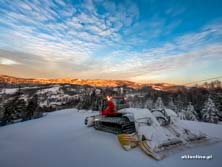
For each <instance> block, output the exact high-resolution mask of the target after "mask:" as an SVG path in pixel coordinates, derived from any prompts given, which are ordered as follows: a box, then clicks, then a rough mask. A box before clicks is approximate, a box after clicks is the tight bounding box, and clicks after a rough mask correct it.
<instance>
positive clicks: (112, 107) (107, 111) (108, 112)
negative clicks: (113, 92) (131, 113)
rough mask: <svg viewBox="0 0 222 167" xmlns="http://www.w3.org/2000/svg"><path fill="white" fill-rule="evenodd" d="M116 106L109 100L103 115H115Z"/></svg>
mask: <svg viewBox="0 0 222 167" xmlns="http://www.w3.org/2000/svg"><path fill="white" fill-rule="evenodd" d="M115 114H116V112H115V105H114V104H113V102H112V100H108V104H107V107H106V109H105V110H103V111H102V115H115Z"/></svg>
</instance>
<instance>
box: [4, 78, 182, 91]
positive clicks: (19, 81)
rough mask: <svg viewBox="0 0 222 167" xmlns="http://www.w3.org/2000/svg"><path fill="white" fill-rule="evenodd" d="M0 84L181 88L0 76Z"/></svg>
mask: <svg viewBox="0 0 222 167" xmlns="http://www.w3.org/2000/svg"><path fill="white" fill-rule="evenodd" d="M0 83H7V84H73V85H90V86H95V87H120V86H126V87H130V88H134V89H139V88H142V87H145V86H149V87H152V88H153V89H156V90H162V91H167V90H171V89H173V88H176V87H177V88H182V87H184V86H178V85H174V84H168V83H147V84H142V83H136V82H132V81H127V80H100V79H94V80H86V79H72V78H58V79H41V78H19V77H13V76H8V75H0Z"/></svg>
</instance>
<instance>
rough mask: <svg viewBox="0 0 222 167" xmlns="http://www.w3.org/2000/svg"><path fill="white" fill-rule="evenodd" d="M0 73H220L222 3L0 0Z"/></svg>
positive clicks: (121, 76) (172, 79)
mask: <svg viewBox="0 0 222 167" xmlns="http://www.w3.org/2000/svg"><path fill="white" fill-rule="evenodd" d="M0 74H6V75H12V76H17V77H31V78H64V77H69V78H79V79H118V80H131V81H136V82H143V83H145V82H168V83H179V84H182V83H188V82H192V81H196V80H201V79H205V78H210V77H217V76H220V75H222V1H221V0H183V1H180V0H165V1H164V0H159V1H158V0H156V1H155V0H137V1H136V0H121V1H119V0H113V1H109V0H64V1H62V0H1V1H0Z"/></svg>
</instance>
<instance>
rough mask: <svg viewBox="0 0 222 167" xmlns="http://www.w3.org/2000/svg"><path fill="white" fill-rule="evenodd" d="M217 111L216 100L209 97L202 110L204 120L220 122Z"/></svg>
mask: <svg viewBox="0 0 222 167" xmlns="http://www.w3.org/2000/svg"><path fill="white" fill-rule="evenodd" d="M217 112H218V110H217V108H216V107H215V104H214V102H213V101H212V99H211V98H210V97H209V98H208V99H207V101H206V102H205V104H204V108H203V109H202V110H201V114H202V120H203V121H205V122H211V123H218V120H219V118H218V116H217Z"/></svg>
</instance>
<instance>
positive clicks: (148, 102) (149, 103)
mask: <svg viewBox="0 0 222 167" xmlns="http://www.w3.org/2000/svg"><path fill="white" fill-rule="evenodd" d="M144 108H148V109H152V108H153V100H152V99H151V98H148V99H147V100H146V101H145V104H144Z"/></svg>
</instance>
